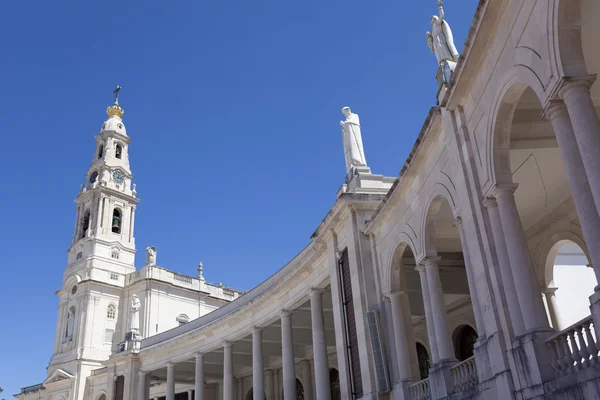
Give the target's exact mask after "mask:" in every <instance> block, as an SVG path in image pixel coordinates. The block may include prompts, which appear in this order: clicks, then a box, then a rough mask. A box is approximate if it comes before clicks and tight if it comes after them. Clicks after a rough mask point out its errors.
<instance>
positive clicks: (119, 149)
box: [115, 143, 123, 158]
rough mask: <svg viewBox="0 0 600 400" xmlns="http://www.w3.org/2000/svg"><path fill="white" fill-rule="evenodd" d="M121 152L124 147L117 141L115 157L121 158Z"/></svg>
mask: <svg viewBox="0 0 600 400" xmlns="http://www.w3.org/2000/svg"><path fill="white" fill-rule="evenodd" d="M121 153H123V147H121V145H120V144H118V143H117V145H116V147H115V157H117V158H121Z"/></svg>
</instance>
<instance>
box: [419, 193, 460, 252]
mask: <svg viewBox="0 0 600 400" xmlns="http://www.w3.org/2000/svg"><path fill="white" fill-rule="evenodd" d="M455 199H456V196H453V195H452V193H451V192H450V190H449V189H448V188H447V187H446V186H444V185H441V184H436V185H435V186H434V187H433V188H432V189H431V190H430V192H429V196H428V199H427V203H425V204H426V207H425V208H424V213H423V219H422V222H421V242H422V248H423V253H424V256H426V257H435V256H437V246H436V239H435V228H434V226H433V225H434V223H435V219H436V217H437V215H438V213H439V211H440V208H441V207H442V204H443V203H444V201H447V202H448V204H449V205H450V208H451V209H452V214H453V216H454V217H455V218H456V217H458V206H457V204H456V200H455Z"/></svg>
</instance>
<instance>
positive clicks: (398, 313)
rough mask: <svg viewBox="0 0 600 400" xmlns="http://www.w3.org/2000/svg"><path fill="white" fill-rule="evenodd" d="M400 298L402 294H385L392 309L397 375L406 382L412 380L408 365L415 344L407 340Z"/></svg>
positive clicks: (409, 365) (410, 369)
mask: <svg viewBox="0 0 600 400" xmlns="http://www.w3.org/2000/svg"><path fill="white" fill-rule="evenodd" d="M401 296H404V293H402V292H392V293H388V294H387V297H388V298H389V299H390V306H391V308H392V325H393V327H394V342H395V344H396V359H397V361H398V375H399V376H400V381H408V380H411V379H413V378H414V376H413V374H412V368H411V364H410V361H411V360H410V355H411V354H412V352H411V348H410V346H413V347H414V346H415V344H414V343H411V342H410V341H409V340H408V334H407V332H406V329H408V328H409V327H407V326H406V325H405V324H404V321H405V320H406V316H405V315H404V314H405V312H404V311H405V310H404V309H403V307H402V302H401ZM426 318H427V316H426Z"/></svg>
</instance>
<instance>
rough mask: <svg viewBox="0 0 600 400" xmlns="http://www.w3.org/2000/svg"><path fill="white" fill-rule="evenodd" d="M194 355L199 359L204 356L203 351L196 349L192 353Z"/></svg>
mask: <svg viewBox="0 0 600 400" xmlns="http://www.w3.org/2000/svg"><path fill="white" fill-rule="evenodd" d="M194 356H195V357H196V359H199V358H204V353H202V352H200V351H198V352H196V353H195V354H194Z"/></svg>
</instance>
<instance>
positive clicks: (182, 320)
mask: <svg viewBox="0 0 600 400" xmlns="http://www.w3.org/2000/svg"><path fill="white" fill-rule="evenodd" d="M176 319H177V325H178V326H181V325H185V324H187V323H188V322H189V321H190V317H188V316H187V315H185V314H179V315H178V316H177V318H176Z"/></svg>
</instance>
